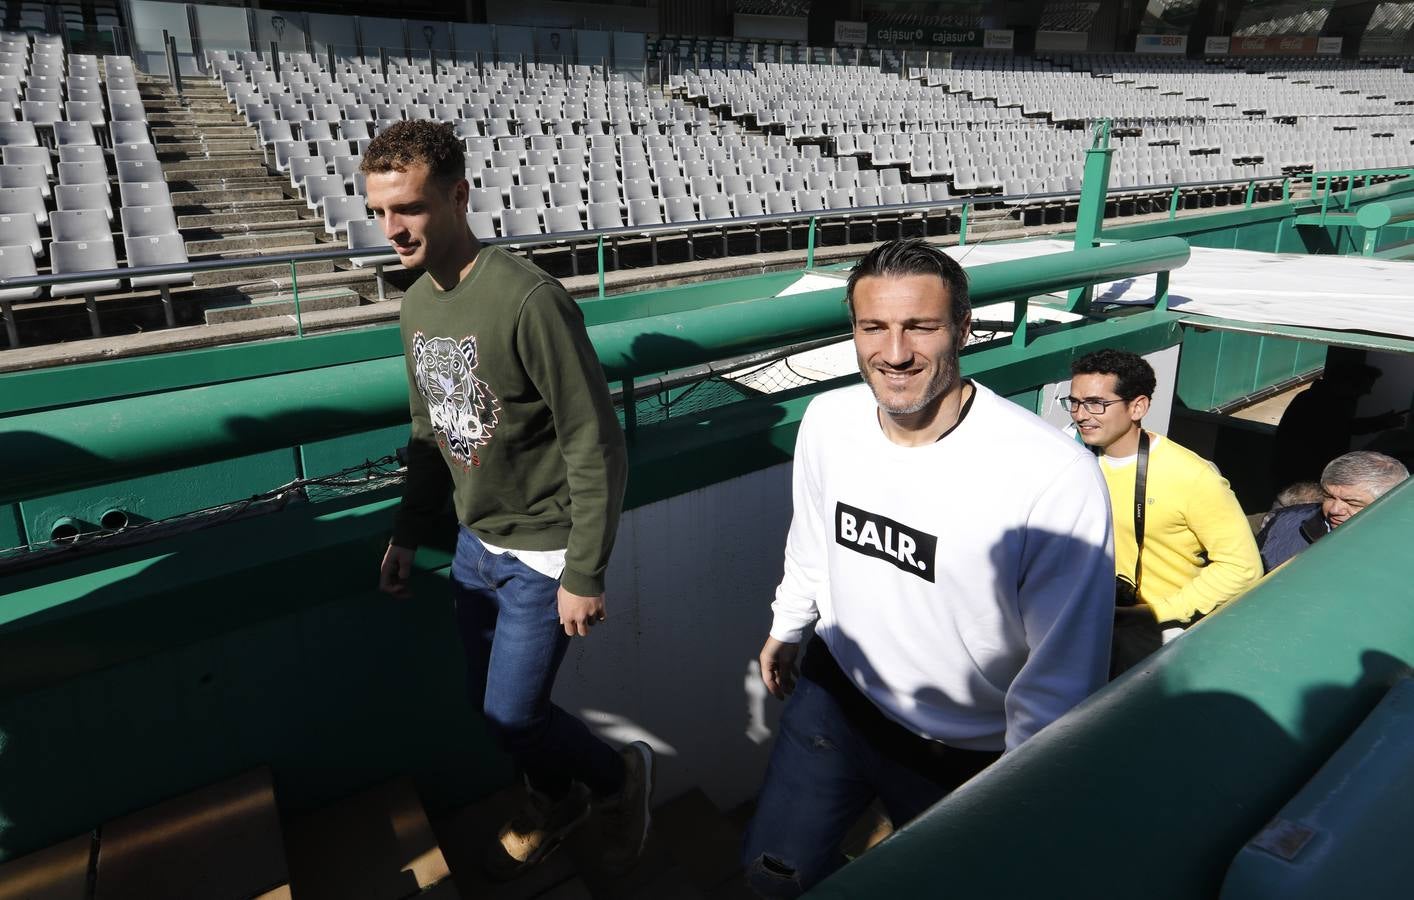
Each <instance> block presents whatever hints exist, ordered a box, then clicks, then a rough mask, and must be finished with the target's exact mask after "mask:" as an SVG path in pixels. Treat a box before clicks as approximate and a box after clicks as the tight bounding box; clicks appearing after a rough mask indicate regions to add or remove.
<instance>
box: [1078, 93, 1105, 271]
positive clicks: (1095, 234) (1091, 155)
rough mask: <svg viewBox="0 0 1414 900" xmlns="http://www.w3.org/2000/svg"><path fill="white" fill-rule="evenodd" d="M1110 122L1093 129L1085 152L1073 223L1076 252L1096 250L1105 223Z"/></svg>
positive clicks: (1103, 122)
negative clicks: (1082, 176) (1088, 146)
mask: <svg viewBox="0 0 1414 900" xmlns="http://www.w3.org/2000/svg"><path fill="white" fill-rule="evenodd" d="M1113 153H1114V151H1113V150H1111V149H1110V122H1109V120H1108V119H1105V120H1102V121H1101V122H1099V123H1098V124H1097V125H1096V126H1095V134H1094V137H1093V139H1092V141H1091V145H1090V149H1088V150H1086V151H1085V180H1084V181H1083V182H1081V186H1080V209H1079V211H1078V212H1077V214H1076V219H1075V248H1076V249H1077V250H1084V249H1088V248H1090V247H1093V246H1095V241H1096V239H1098V238H1099V236H1100V228H1101V227H1102V226H1103V225H1104V221H1105V195H1106V194H1108V193H1109V188H1110V157H1111V155H1113Z"/></svg>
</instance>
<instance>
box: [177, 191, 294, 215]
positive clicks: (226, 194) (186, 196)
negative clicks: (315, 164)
mask: <svg viewBox="0 0 1414 900" xmlns="http://www.w3.org/2000/svg"><path fill="white" fill-rule="evenodd" d="M284 199H285V193H284V191H282V190H281V189H280V188H278V187H269V188H252V189H248V190H240V191H175V192H173V194H172V205H173V206H175V207H177V208H179V209H180V208H182V207H200V208H202V209H205V210H209V211H212V212H219V211H220V210H218V209H215V208H214V207H220V206H223V205H231V204H236V203H250V202H252V201H256V200H284Z"/></svg>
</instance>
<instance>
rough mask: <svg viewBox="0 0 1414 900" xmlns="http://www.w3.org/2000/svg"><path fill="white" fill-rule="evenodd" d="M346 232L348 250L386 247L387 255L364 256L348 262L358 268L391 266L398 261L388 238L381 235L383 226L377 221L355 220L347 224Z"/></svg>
mask: <svg viewBox="0 0 1414 900" xmlns="http://www.w3.org/2000/svg"><path fill="white" fill-rule="evenodd" d="M347 231H348V246H349V249H350V250H367V249H370V248H373V247H386V248H388V250H389V252H388V253H385V254H382V255H379V256H365V257H358V258H354V259H352V260H350V261H351V262H352V263H353V264H354V265H355V266H357V267H358V268H363V267H364V266H384V265H391V264H393V263H395V262H397V261H398V254H397V253H395V252H392V245H391V244H389V243H388V236H387V235H386V234H384V233H383V225H382V223H380V222H379V221H378V220H377V219H361V220H360V219H355V220H353V221H350V222H349V223H348V225H347Z"/></svg>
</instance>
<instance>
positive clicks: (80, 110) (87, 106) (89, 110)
mask: <svg viewBox="0 0 1414 900" xmlns="http://www.w3.org/2000/svg"><path fill="white" fill-rule="evenodd" d="M64 117H65V118H66V119H68V123H67V124H83V125H87V126H88V127H89V128H93V127H94V126H95V125H102V124H103V123H104V122H106V121H108V119H107V117H106V116H104V115H103V103H102V102H100V101H98V100H70V101H69V102H68V103H65V104H64ZM63 124H66V123H64V122H53V123H51V124H50V127H51V128H53V129H54V133H55V138H56V139H57V138H58V133H59V126H60V125H63Z"/></svg>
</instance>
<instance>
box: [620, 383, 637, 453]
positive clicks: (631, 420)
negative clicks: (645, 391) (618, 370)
mask: <svg viewBox="0 0 1414 900" xmlns="http://www.w3.org/2000/svg"><path fill="white" fill-rule="evenodd" d="M622 384H623V398H624V436H625V437H626V438H628V439H629V440H633V438H634V435H635V433H637V431H638V398H637V396H635V395H634V391H633V378H632V377H629V378H625V379H624V380H623V382H622Z"/></svg>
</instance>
